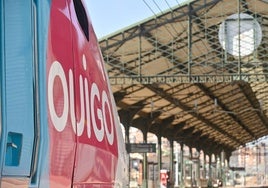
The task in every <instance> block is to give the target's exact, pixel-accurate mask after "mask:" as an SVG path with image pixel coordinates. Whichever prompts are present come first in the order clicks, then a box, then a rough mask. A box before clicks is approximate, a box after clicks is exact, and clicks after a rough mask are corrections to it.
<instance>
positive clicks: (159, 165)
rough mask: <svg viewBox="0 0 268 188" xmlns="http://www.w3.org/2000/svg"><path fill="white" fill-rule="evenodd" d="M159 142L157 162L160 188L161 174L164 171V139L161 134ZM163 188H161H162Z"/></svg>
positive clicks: (158, 136)
mask: <svg viewBox="0 0 268 188" xmlns="http://www.w3.org/2000/svg"><path fill="white" fill-rule="evenodd" d="M157 140H158V152H157V154H158V155H157V162H158V185H159V187H160V183H161V181H160V172H161V169H162V148H161V147H162V137H161V134H158V135H157ZM160 188H161V187H160Z"/></svg>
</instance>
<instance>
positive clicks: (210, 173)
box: [208, 154, 212, 187]
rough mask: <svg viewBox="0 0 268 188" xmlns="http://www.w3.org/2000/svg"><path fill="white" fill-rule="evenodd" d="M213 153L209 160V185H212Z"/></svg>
mask: <svg viewBox="0 0 268 188" xmlns="http://www.w3.org/2000/svg"><path fill="white" fill-rule="evenodd" d="M211 158H212V155H211V154H210V155H209V162H208V166H209V169H208V187H212V159H211Z"/></svg>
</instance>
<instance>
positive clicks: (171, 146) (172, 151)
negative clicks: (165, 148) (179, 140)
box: [169, 139, 174, 187]
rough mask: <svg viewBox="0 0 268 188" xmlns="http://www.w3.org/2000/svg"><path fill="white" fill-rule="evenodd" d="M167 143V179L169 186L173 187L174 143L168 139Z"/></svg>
mask: <svg viewBox="0 0 268 188" xmlns="http://www.w3.org/2000/svg"><path fill="white" fill-rule="evenodd" d="M169 143H170V155H169V166H170V167H169V168H170V169H169V170H170V173H169V175H170V177H169V180H170V182H169V183H170V186H171V187H173V186H174V141H173V139H170V140H169Z"/></svg>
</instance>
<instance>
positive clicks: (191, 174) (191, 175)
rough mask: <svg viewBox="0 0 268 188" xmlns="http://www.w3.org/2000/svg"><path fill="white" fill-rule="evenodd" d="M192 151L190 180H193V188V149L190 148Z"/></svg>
mask: <svg viewBox="0 0 268 188" xmlns="http://www.w3.org/2000/svg"><path fill="white" fill-rule="evenodd" d="M189 150H190V156H189V159H190V178H191V187H193V148H191V147H190V148H189Z"/></svg>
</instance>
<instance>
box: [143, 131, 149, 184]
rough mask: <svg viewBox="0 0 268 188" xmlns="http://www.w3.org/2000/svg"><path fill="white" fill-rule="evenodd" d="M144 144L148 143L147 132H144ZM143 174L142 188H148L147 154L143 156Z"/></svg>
mask: <svg viewBox="0 0 268 188" xmlns="http://www.w3.org/2000/svg"><path fill="white" fill-rule="evenodd" d="M143 143H147V132H143ZM142 169H143V172H142V187H143V188H148V158H147V153H144V154H143V168H142Z"/></svg>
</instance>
